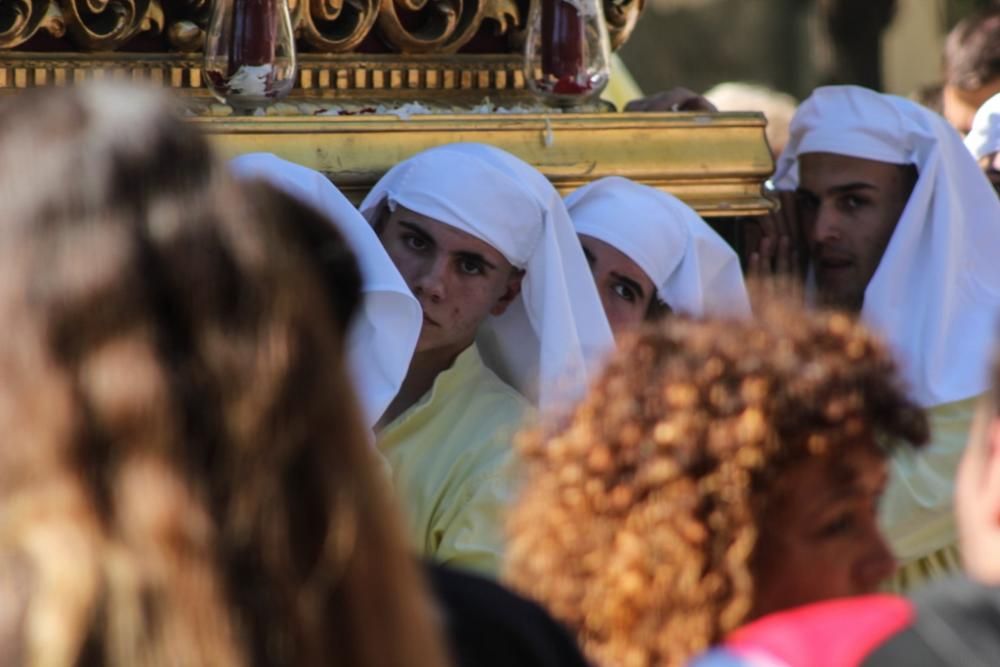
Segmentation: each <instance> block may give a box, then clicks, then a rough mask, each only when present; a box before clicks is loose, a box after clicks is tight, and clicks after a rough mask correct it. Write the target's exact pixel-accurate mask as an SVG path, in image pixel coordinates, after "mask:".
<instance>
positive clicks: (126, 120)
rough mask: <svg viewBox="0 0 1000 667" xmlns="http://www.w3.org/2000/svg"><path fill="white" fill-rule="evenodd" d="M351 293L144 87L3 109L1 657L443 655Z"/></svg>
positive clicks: (362, 660)
mask: <svg viewBox="0 0 1000 667" xmlns="http://www.w3.org/2000/svg"><path fill="white" fill-rule="evenodd" d="M358 285H359V277H358V270H357V267H356V266H355V264H354V260H353V258H352V257H351V256H350V253H349V252H348V251H347V249H346V246H345V244H344V242H343V240H342V239H341V238H340V237H339V235H338V233H337V232H336V231H335V229H334V228H333V227H332V226H331V225H330V224H328V222H327V221H326V220H325V219H323V218H322V217H320V216H319V215H318V214H316V213H315V212H313V211H311V210H310V209H308V208H305V207H303V206H302V205H300V204H298V203H297V202H296V201H294V200H292V199H290V198H288V197H287V196H285V195H283V194H281V193H279V192H277V191H275V190H273V189H271V188H270V187H268V186H266V185H264V184H250V185H246V186H236V185H235V184H233V183H232V182H230V180H229V178H228V177H227V176H226V173H225V170H224V169H223V168H222V167H221V166H220V163H219V162H217V160H216V159H215V157H214V156H213V154H212V152H211V150H210V149H209V147H208V145H207V143H206V142H205V140H204V139H203V138H202V137H201V136H200V134H199V133H197V132H196V131H195V130H194V129H193V128H192V127H190V126H188V125H187V124H185V123H183V122H182V121H180V120H178V119H177V118H176V117H175V116H173V115H172V114H171V113H170V112H169V109H168V107H167V105H166V103H165V102H164V100H163V99H161V97H160V96H159V95H158V94H155V93H152V92H148V91H135V90H129V89H123V88H120V87H109V86H99V87H87V88H83V89H79V90H62V91H44V92H32V93H25V94H23V95H18V96H17V97H16V98H13V99H8V100H5V101H3V102H2V103H0V321H2V322H3V323H4V335H3V338H2V339H0V377H2V378H3V382H2V383H0V432H2V433H3V434H4V442H3V446H2V447H0V663H3V664H5V665H8V664H30V665H34V664H45V665H67V666H69V665H119V666H123V667H124V666H126V665H129V666H131V665H143V666H161V665H162V666H163V667H166V666H168V665H170V666H173V665H213V666H218V667H225V666H229V665H289V666H291V665H295V666H296V667H298V666H308V665H331V664H341V665H350V666H352V667H353V666H364V665H380V666H381V665H399V666H402V665H413V664H421V665H424V664H430V665H436V664H441V662H442V657H441V649H440V646H439V643H438V640H437V633H436V629H435V628H434V627H432V624H431V622H430V621H429V620H428V613H427V602H426V598H425V596H424V592H423V589H422V585H421V584H420V582H419V580H418V576H419V575H418V573H417V572H416V567H415V564H414V563H413V562H412V561H411V559H410V558H409V556H408V553H407V550H406V547H405V544H404V541H403V539H402V537H401V532H400V528H399V526H398V525H397V520H396V517H395V515H394V514H393V512H392V511H391V507H390V505H389V503H388V502H387V500H386V493H385V489H384V488H383V482H382V480H381V479H380V478H379V474H378V473H379V471H378V470H377V468H376V467H375V464H374V455H373V454H372V452H371V450H370V449H369V447H368V446H367V441H366V437H365V434H364V433H363V431H362V427H361V425H360V422H359V420H358V418H357V415H356V409H355V400H354V397H353V394H352V390H351V388H350V386H349V385H348V382H347V380H346V375H345V370H344V368H343V365H344V364H343V359H342V349H341V347H342V346H341V339H342V336H343V331H344V328H345V327H346V324H347V318H349V316H350V314H351V312H352V311H353V309H354V307H355V305H356V303H357V300H358V298H359V297H358Z"/></svg>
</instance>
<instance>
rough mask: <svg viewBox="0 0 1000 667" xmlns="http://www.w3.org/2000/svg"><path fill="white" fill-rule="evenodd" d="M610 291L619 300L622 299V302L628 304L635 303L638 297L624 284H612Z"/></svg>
mask: <svg viewBox="0 0 1000 667" xmlns="http://www.w3.org/2000/svg"><path fill="white" fill-rule="evenodd" d="M611 291H612V292H614V293H615V295H616V296H617V297H618V298H619V299H622V300H623V301H628V302H629V303H635V302H636V301H637V300H638V295H637V294H636V293H635V290H634V289H632V288H631V287H629V286H628V285H626V284H625V283H614V284H613V285H612V286H611Z"/></svg>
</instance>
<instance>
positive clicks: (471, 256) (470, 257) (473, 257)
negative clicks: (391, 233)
mask: <svg viewBox="0 0 1000 667" xmlns="http://www.w3.org/2000/svg"><path fill="white" fill-rule="evenodd" d="M399 226H400V227H403V228H404V229H407V230H409V231H411V232H413V233H414V234H416V235H417V236H419V237H420V238H421V239H423V240H424V241H425V242H426V243H428V244H429V245H432V246H436V245H437V243H436V242H435V241H434V237H433V236H431V235H430V234H428V233H427V232H426V231H425V230H424V229H423V227H421V226H420V225H418V224H416V223H414V222H406V221H405V220H400V221H399ZM452 255H453V256H455V257H458V258H459V259H462V260H465V261H467V262H479V263H481V264H482V265H483V266H485V267H486V268H488V269H492V270H493V271H496V268H497V266H496V264H494V263H493V262H491V261H489V260H488V259H486V258H485V257H484V256H483V255H481V254H480V253H478V252H473V251H470V250H459V251H457V252H453V253H452Z"/></svg>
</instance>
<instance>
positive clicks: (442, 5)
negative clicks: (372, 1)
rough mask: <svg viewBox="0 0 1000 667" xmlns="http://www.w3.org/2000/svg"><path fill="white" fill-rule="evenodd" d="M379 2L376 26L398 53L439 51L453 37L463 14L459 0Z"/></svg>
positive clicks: (382, 0)
mask: <svg viewBox="0 0 1000 667" xmlns="http://www.w3.org/2000/svg"><path fill="white" fill-rule="evenodd" d="M380 1H381V7H380V9H379V13H378V25H379V28H380V29H381V31H382V34H383V36H384V37H385V39H386V41H387V42H389V45H390V46H392V47H393V48H394V49H396V50H397V51H399V52H400V53H430V52H432V51H440V50H441V49H442V48H443V47H444V46H445V44H447V43H448V41H449V40H450V39H451V38H452V37H453V36H454V34H455V28H456V27H458V19H459V17H460V16H461V14H462V0H380ZM404 20H405V24H404Z"/></svg>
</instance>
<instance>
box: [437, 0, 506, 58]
mask: <svg viewBox="0 0 1000 667" xmlns="http://www.w3.org/2000/svg"><path fill="white" fill-rule="evenodd" d="M487 19H488V20H491V21H493V22H495V23H496V24H497V25H496V26H495V31H496V34H498V35H503V34H506V33H507V31H508V29H510V28H514V27H517V26H518V25H520V23H521V12H520V10H519V9H518V7H517V2H516V0H465V1H464V4H463V6H462V15H461V17H460V18H459V21H458V27H457V28H456V29H455V33H454V35H453V36H452V37H451V39H449V40H448V43H447V44H446V45H445V46H444V47H443V48H441V49H438V52H439V53H454V52H456V51H458V50H459V49H460V48H462V47H463V46H465V45H466V44H467V43H468V42H469V40H471V39H472V38H473V37H475V36H476V34H477V33H478V32H479V30H480V28H482V26H483V22H484V21H486V20H487Z"/></svg>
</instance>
